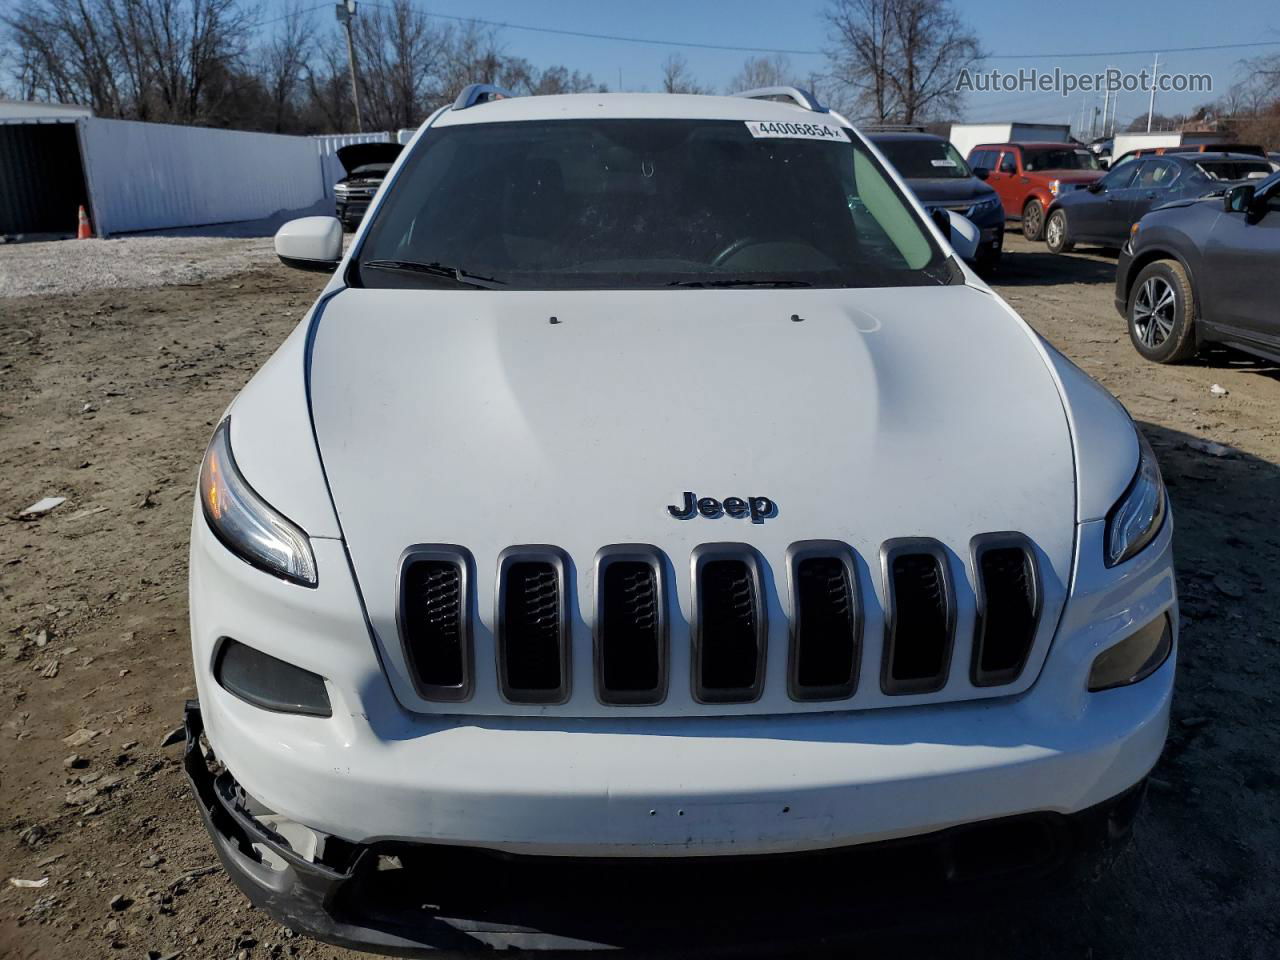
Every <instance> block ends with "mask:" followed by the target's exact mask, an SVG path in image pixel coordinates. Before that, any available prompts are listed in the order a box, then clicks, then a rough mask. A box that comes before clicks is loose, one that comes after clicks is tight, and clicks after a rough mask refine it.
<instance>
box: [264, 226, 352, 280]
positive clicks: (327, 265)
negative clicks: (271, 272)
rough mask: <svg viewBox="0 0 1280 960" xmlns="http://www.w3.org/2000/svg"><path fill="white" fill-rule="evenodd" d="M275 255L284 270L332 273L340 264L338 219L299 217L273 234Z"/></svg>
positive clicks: (340, 230) (340, 237) (340, 245)
mask: <svg viewBox="0 0 1280 960" xmlns="http://www.w3.org/2000/svg"><path fill="white" fill-rule="evenodd" d="M275 244H276V256H277V257H279V258H280V262H281V263H283V264H284V265H285V266H286V267H293V268H294V269H296V270H314V271H316V272H318V273H333V271H334V270H336V269H337V268H338V264H339V263H341V262H342V224H341V223H339V222H338V218H337V217H301V218H299V219H297V220H290V221H289V222H288V223H286V224H285V225H284V226H283V227H281V228H280V229H279V230H277V231H276V241H275Z"/></svg>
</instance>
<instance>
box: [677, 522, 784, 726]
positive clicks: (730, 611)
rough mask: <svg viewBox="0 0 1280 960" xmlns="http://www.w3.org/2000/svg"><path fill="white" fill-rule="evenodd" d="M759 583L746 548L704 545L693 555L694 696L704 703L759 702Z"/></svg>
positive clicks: (762, 623) (763, 630)
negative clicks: (694, 609) (757, 700)
mask: <svg viewBox="0 0 1280 960" xmlns="http://www.w3.org/2000/svg"><path fill="white" fill-rule="evenodd" d="M760 583H761V579H760V569H759V565H758V563H757V561H756V558H755V553H754V551H751V550H750V548H749V547H745V546H732V545H725V546H720V545H707V547H706V548H699V550H697V551H695V553H694V598H695V606H696V612H695V621H696V622H695V641H694V642H695V647H696V652H695V658H694V659H695V663H694V692H695V695H696V697H697V699H698V700H700V701H702V702H704V703H749V702H751V701H753V700H756V699H758V698H759V696H760V689H761V685H762V682H763V678H764V654H765V638H766V637H767V634H768V631H767V624H766V620H765V613H764V607H763V598H762V596H761V592H760Z"/></svg>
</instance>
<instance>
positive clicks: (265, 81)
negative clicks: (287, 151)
mask: <svg viewBox="0 0 1280 960" xmlns="http://www.w3.org/2000/svg"><path fill="white" fill-rule="evenodd" d="M306 14H307V11H306V10H304V9H303V7H302V6H301V4H300V3H299V0H290V2H289V3H288V5H287V6H286V7H285V13H284V17H283V18H282V19H281V21H280V23H279V25H278V26H277V28H276V30H275V32H274V33H273V35H272V37H271V39H270V40H269V41H267V43H266V45H265V46H264V47H263V48H262V50H261V51H260V52H259V55H258V58H259V76H260V78H261V81H262V85H263V87H264V88H265V90H266V93H267V96H268V97H269V98H270V101H271V109H272V112H273V123H272V129H273V130H275V131H276V132H277V133H279V132H281V131H283V130H285V129H286V126H287V124H286V119H287V116H288V114H289V113H290V112H291V111H292V110H293V109H294V106H295V101H296V99H297V96H298V92H299V89H300V88H301V86H302V81H303V78H304V76H305V74H306V72H307V64H308V61H310V59H311V55H312V47H313V45H314V43H315V31H314V29H313V28H312V25H311V20H310V19H309V18H308V17H307V15H306Z"/></svg>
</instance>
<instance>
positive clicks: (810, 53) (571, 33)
mask: <svg viewBox="0 0 1280 960" xmlns="http://www.w3.org/2000/svg"><path fill="white" fill-rule="evenodd" d="M365 2H366V3H368V4H369V5H370V6H374V7H385V6H388V4H385V3H375V2H373V0H365ZM423 12H424V13H426V14H427V15H428V16H431V17H436V18H438V19H440V20H453V21H455V22H457V23H479V24H483V25H484V26H486V27H498V28H500V29H503V30H526V31H528V32H529V33H551V34H555V35H556V36H560V37H581V38H584V39H587V40H611V41H614V42H616V43H641V44H647V45H649V46H658V47H689V48H692V49H697V50H727V51H729V52H731V53H785V54H790V55H792V56H797V57H821V56H825V54H824V53H823V51H821V50H791V49H787V48H786V47H735V46H731V45H728V44H722V43H698V42H696V41H692V40H662V39H655V38H651V37H624V36H622V35H621V34H616V33H588V32H586V31H585V30H561V29H557V28H556V27H531V26H529V25H528V24H522V23H509V22H507V21H500V20H485V19H483V18H481V17H460V16H455V15H452V14H447V13H433V12H431V11H430V10H424V11H423Z"/></svg>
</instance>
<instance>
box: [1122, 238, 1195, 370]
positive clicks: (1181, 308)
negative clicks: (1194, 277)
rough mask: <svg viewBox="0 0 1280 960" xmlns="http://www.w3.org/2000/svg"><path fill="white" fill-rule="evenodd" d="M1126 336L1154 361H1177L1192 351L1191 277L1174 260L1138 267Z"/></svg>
mask: <svg viewBox="0 0 1280 960" xmlns="http://www.w3.org/2000/svg"><path fill="white" fill-rule="evenodd" d="M1128 321H1129V339H1130V340H1132V341H1133V346H1134V349H1136V350H1137V351H1138V353H1140V354H1142V356H1144V357H1145V358H1146V359H1148V360H1152V361H1154V362H1155V363H1181V362H1182V361H1184V360H1190V359H1191V358H1192V357H1194V356H1195V355H1196V349H1197V348H1196V301H1195V294H1194V291H1193V290H1192V289H1191V279H1190V278H1189V277H1188V276H1187V271H1186V270H1184V269H1183V267H1182V264H1180V263H1179V262H1178V261H1176V260H1157V261H1155V262H1154V263H1149V264H1147V265H1146V266H1145V267H1143V268H1142V271H1141V272H1140V273H1139V274H1138V279H1137V280H1135V281H1134V282H1133V288H1132V290H1131V292H1130V294H1129V310H1128Z"/></svg>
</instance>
